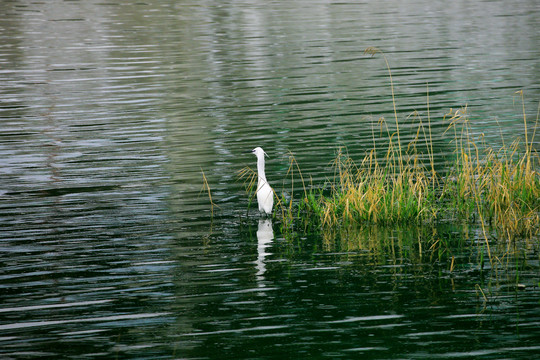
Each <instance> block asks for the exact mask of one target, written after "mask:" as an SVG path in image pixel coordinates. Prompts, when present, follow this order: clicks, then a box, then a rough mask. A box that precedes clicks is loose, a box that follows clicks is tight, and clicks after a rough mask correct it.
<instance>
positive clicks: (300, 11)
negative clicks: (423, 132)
mask: <svg viewBox="0 0 540 360" xmlns="http://www.w3.org/2000/svg"><path fill="white" fill-rule="evenodd" d="M0 14H2V16H0V358H6V359H19V358H52V359H62V358H74V359H92V358H96V359H97V358H144V359H158V358H164V359H170V358H179V359H210V358H212V359H270V358H293V359H301V358H346V359H349V358H366V359H388V358H392V359H410V358H417V359H418V358H425V359H433V358H445V359H446V358H485V359H488V358H489V359H491V358H505V359H533V358H535V357H537V355H538V353H540V345H539V344H540V342H539V341H540V330H539V329H540V288H539V280H540V276H539V273H540V259H539V247H540V246H539V239H538V238H535V239H532V240H531V241H529V242H527V243H518V244H517V245H518V246H517V247H516V248H512V247H510V249H511V250H512V251H511V252H510V253H511V255H507V256H502V254H504V253H505V251H506V250H507V246H508V245H507V244H506V242H504V241H499V242H496V241H493V243H492V244H491V246H492V247H491V250H492V252H493V253H494V254H497V255H498V256H499V258H498V259H497V260H496V261H495V262H494V264H493V266H491V265H490V264H489V262H487V261H484V262H483V264H482V258H484V259H485V258H486V251H485V247H483V238H482V236H481V231H480V229H478V228H476V227H474V226H472V227H465V226H461V225H459V226H458V225H449V224H446V225H440V226H438V227H437V228H435V229H418V228H367V229H358V230H357V231H351V232H348V233H338V234H318V233H313V232H305V233H304V232H302V231H298V232H297V233H295V234H293V235H292V236H290V235H286V234H284V233H283V232H282V230H281V221H280V219H279V218H277V219H273V220H272V221H271V222H269V223H265V222H262V221H261V222H259V217H258V214H257V213H256V211H255V210H254V209H253V208H252V209H250V210H249V211H247V209H248V200H247V196H246V194H245V192H244V190H243V187H242V184H241V182H239V181H238V180H237V177H236V174H237V171H238V170H240V169H241V168H243V167H244V166H246V165H250V166H254V165H255V159H254V157H253V156H252V155H250V154H245V151H248V150H251V149H252V148H253V147H255V146H262V147H263V148H264V149H265V150H266V151H267V153H268V154H269V155H270V158H269V160H268V163H267V177H268V180H269V182H270V183H271V184H272V185H273V186H274V188H275V189H276V190H277V191H278V192H282V191H284V190H286V191H289V192H290V186H291V183H294V184H295V185H296V189H298V188H299V187H298V186H299V182H298V179H297V178H295V179H294V181H291V180H290V178H287V177H286V174H287V168H288V151H292V152H293V153H294V154H295V156H296V159H297V161H298V162H299V164H300V166H301V167H302V170H303V172H304V176H305V177H306V178H311V179H313V182H314V183H318V182H321V181H323V180H324V179H325V178H326V177H328V176H331V175H332V171H331V169H330V166H329V163H330V161H331V160H332V159H333V157H334V155H335V151H336V149H337V147H338V146H347V148H348V149H349V153H350V155H351V156H352V157H353V158H356V159H358V158H361V157H362V156H363V154H364V151H365V150H366V149H368V148H370V147H371V146H372V144H373V137H372V133H373V132H374V131H375V132H377V131H378V128H377V120H378V119H379V117H381V116H384V117H385V118H386V119H388V120H389V126H392V120H393V118H392V116H393V110H392V101H391V94H390V87H389V81H388V74H387V70H386V66H385V63H384V60H383V58H382V56H380V55H376V56H375V57H373V58H372V57H370V56H366V55H364V49H365V48H367V47H368V46H377V47H379V48H381V49H382V50H384V52H385V54H386V56H387V58H388V61H389V63H390V66H391V68H392V75H393V80H394V84H395V92H396V102H397V106H398V115H399V118H400V119H402V123H401V125H400V126H401V127H402V139H403V141H404V142H407V141H408V140H410V139H411V138H412V137H413V136H414V134H415V127H414V125H413V124H412V120H410V119H409V120H406V118H407V116H408V115H409V114H410V113H411V112H412V111H414V110H417V111H418V112H419V113H420V115H421V116H422V119H423V120H424V121H425V120H426V119H427V98H426V92H427V84H428V83H429V103H430V106H429V109H430V115H431V121H432V124H433V127H432V129H433V137H434V146H435V151H436V157H437V166H439V167H440V168H441V169H444V168H445V167H446V166H447V164H446V162H445V161H446V159H447V157H448V155H449V154H450V153H451V152H452V149H453V145H452V144H449V136H448V134H447V133H446V134H445V133H444V130H445V129H446V126H447V123H445V122H443V121H442V118H443V116H444V114H446V113H447V112H448V110H449V109H450V108H454V109H455V108H459V107H461V106H465V105H467V106H468V109H469V111H470V119H471V126H472V128H473V131H474V132H475V134H481V133H483V134H484V135H485V138H486V139H487V142H489V143H490V144H493V145H495V146H496V145H497V144H500V143H502V140H501V134H502V136H504V137H505V139H508V140H510V141H511V140H513V138H515V137H518V136H523V134H524V130H523V114H522V111H521V103H520V101H521V100H520V98H518V97H516V95H515V92H516V91H518V90H521V89H523V90H524V93H525V108H526V115H527V117H528V119H529V120H530V122H531V129H532V123H533V122H534V120H535V119H536V111H537V106H538V100H539V99H540V86H539V84H540V81H539V74H540V71H539V65H540V61H539V60H538V59H540V52H539V49H540V35H539V32H538V30H537V28H538V26H537V19H538V16H539V15H540V8H539V6H538V4H537V2H536V1H520V2H514V1H491V2H484V1H473V2H462V1H460V2H452V3H448V2H430V1H412V2H400V1H368V2H363V3H355V2H331V1H315V2H313V1H295V2H267V1H243V2H229V1H225V2H222V1H220V2H212V1H202V2H199V1H197V2H176V1H166V0H164V1H148V2H116V1H109V2H102V1H60V0H51V1H45V2H33V1H2V2H1V3H0ZM508 140H506V141H508ZM533 145H534V147H535V148H536V149H538V147H539V146H538V145H539V142H538V140H537V139H536V140H535V143H534V144H533ZM201 169H204V172H205V174H206V176H207V178H208V181H209V184H210V186H211V187H212V195H213V198H214V201H215V202H216V204H217V205H218V206H219V208H216V209H215V214H214V216H213V217H212V215H211V211H210V206H209V202H208V198H207V197H206V194H205V193H201V189H202V182H203V180H202V175H201ZM283 179H285V180H283ZM432 245H433V247H431V246H432ZM452 257H453V258H454V262H453V263H452Z"/></svg>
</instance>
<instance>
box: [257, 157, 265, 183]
mask: <svg viewBox="0 0 540 360" xmlns="http://www.w3.org/2000/svg"><path fill="white" fill-rule="evenodd" d="M257 173H258V175H259V182H261V181H262V182H266V175H265V174H264V154H263V155H262V156H257Z"/></svg>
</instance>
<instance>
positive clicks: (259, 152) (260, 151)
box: [251, 147, 268, 159]
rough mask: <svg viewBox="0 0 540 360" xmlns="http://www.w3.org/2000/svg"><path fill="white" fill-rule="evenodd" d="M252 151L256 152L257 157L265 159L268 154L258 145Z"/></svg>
mask: <svg viewBox="0 0 540 360" xmlns="http://www.w3.org/2000/svg"><path fill="white" fill-rule="evenodd" d="M251 152H252V153H253V154H255V156H256V157H257V159H261V158H262V159H264V155H266V156H268V155H267V154H266V153H265V152H264V150H263V149H262V148H261V147H256V148H255V149H253V150H251Z"/></svg>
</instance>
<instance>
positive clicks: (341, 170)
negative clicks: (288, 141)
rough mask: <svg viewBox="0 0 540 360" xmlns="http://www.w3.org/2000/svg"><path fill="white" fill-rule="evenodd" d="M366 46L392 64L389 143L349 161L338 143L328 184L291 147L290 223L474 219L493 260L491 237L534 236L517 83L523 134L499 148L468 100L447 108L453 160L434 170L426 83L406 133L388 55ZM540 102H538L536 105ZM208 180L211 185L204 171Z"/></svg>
mask: <svg viewBox="0 0 540 360" xmlns="http://www.w3.org/2000/svg"><path fill="white" fill-rule="evenodd" d="M365 53H366V54H368V55H371V56H374V55H376V54H381V55H382V56H383V58H384V61H385V63H386V68H387V70H388V75H389V80H390V87H391V92H392V105H393V112H394V119H393V120H394V121H395V124H393V125H392V128H393V129H390V126H389V124H388V122H387V121H386V120H385V119H384V118H381V119H379V121H378V126H379V128H380V129H379V131H380V132H381V133H383V132H384V133H386V136H387V146H386V148H384V149H381V148H380V144H379V146H376V142H375V130H373V140H374V142H373V148H372V149H369V150H367V151H366V153H365V156H364V157H363V159H362V160H361V161H359V162H355V161H353V159H352V158H351V157H350V156H349V155H348V153H347V150H346V148H339V149H337V153H336V157H335V159H334V161H333V163H332V168H333V170H334V176H333V178H331V179H327V180H326V181H325V182H324V184H313V182H312V181H311V182H310V183H309V184H308V183H306V181H305V177H304V174H302V171H301V167H300V165H299V164H298V162H297V161H296V158H295V157H294V155H293V154H292V153H289V169H288V171H287V175H286V176H289V177H290V178H291V184H293V185H291V186H292V188H291V190H290V192H289V195H288V196H287V197H286V196H284V195H279V194H277V193H276V194H275V199H276V205H275V209H276V210H275V211H274V216H276V217H278V218H280V221H281V222H282V226H283V229H284V230H285V231H287V230H288V231H293V229H295V228H296V229H299V228H302V227H303V228H304V230H305V229H307V228H312V229H318V230H321V231H327V232H331V233H335V232H340V231H343V229H351V228H353V227H355V226H360V227H363V226H366V225H368V226H371V225H396V226H398V225H417V226H425V225H435V224H438V223H456V224H458V223H459V224H464V223H466V224H475V225H479V227H480V228H481V234H480V238H481V239H482V240H481V242H482V243H483V246H485V248H486V251H487V255H488V257H489V261H490V262H491V258H492V256H491V250H490V239H491V240H496V239H507V240H508V241H510V242H512V241H514V240H518V239H526V240H527V239H531V238H533V237H535V236H537V235H539V234H540V173H539V172H538V169H540V156H539V154H538V153H537V152H536V151H534V149H533V143H534V138H535V135H536V130H537V127H538V113H537V116H536V121H535V124H534V126H532V129H530V128H529V127H530V125H529V124H528V121H527V116H526V113H525V105H524V95H523V91H517V92H516V93H515V96H516V97H519V98H520V100H521V105H522V112H523V127H524V139H520V138H516V139H514V140H513V141H512V142H511V143H507V142H506V141H505V139H504V137H503V136H502V133H501V140H502V146H500V147H499V148H494V147H492V146H490V145H488V144H487V143H486V142H485V141H484V137H483V134H481V135H474V134H473V133H472V131H471V126H470V121H469V116H468V111H467V107H466V106H465V107H463V108H460V109H450V110H449V112H448V113H447V114H446V115H445V116H444V119H443V121H446V122H447V124H448V125H447V128H446V131H445V132H444V135H445V136H449V137H450V138H451V139H450V140H449V145H450V146H451V147H452V148H453V152H454V154H453V157H452V158H453V160H452V161H451V162H450V163H449V166H447V167H446V169H445V170H444V171H443V172H441V171H438V170H436V166H435V160H434V158H435V154H434V152H433V137H432V126H431V116H430V113H429V88H428V90H427V109H428V110H427V119H425V120H424V119H422V117H421V116H420V114H419V113H417V112H414V113H413V114H411V115H409V117H408V120H410V119H411V118H412V120H413V121H415V122H417V128H416V136H415V137H413V139H412V140H411V141H410V142H408V143H402V141H401V136H400V128H399V119H398V115H397V110H396V102H395V98H394V85H393V81H392V73H391V70H390V66H389V64H388V60H387V59H386V56H385V55H384V53H382V51H380V50H379V49H377V48H368V49H366V51H365ZM539 110H540V107H539ZM238 176H239V179H240V180H241V181H244V186H245V188H246V191H247V193H248V194H249V197H250V199H251V200H250V203H251V201H252V199H253V198H254V196H255V189H256V187H255V185H256V179H257V173H256V171H255V170H253V169H252V168H251V167H249V166H247V167H245V168H243V169H241V170H240V171H239V173H238ZM298 178H299V179H300V181H301V184H302V189H301V191H298V192H299V193H300V195H298V194H295V193H294V182H295V181H294V179H298ZM203 180H204V186H203V188H204V189H206V190H207V191H208V195H209V197H210V202H211V205H212V214H213V208H214V205H215V204H214V203H213V201H212V198H211V191H210V187H209V185H208V182H207V180H206V177H205V176H204V172H203Z"/></svg>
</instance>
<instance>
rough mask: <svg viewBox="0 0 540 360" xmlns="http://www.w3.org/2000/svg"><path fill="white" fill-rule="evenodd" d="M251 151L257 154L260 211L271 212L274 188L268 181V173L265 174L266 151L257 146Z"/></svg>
mask: <svg viewBox="0 0 540 360" xmlns="http://www.w3.org/2000/svg"><path fill="white" fill-rule="evenodd" d="M251 152H252V153H253V154H255V156H257V175H258V180H257V202H258V203H259V211H260V212H264V213H266V214H271V213H272V207H273V206H274V190H272V188H271V187H270V184H268V181H266V175H265V174H264V156H265V155H266V153H265V152H264V150H263V149H262V148H260V147H256V148H255V149H253V150H251ZM266 156H268V155H266Z"/></svg>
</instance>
